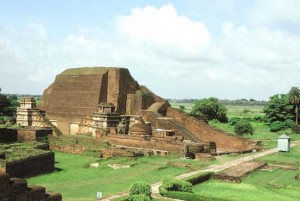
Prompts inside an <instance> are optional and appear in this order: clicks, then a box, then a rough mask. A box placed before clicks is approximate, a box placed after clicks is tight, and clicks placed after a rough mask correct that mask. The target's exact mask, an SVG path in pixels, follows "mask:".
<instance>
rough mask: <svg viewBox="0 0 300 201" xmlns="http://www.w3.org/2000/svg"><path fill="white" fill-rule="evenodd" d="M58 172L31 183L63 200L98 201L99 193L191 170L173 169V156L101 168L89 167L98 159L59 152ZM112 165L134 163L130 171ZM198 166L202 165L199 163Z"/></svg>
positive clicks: (105, 162)
mask: <svg viewBox="0 0 300 201" xmlns="http://www.w3.org/2000/svg"><path fill="white" fill-rule="evenodd" d="M55 160H56V164H55V167H56V168H57V169H58V170H57V171H56V172H54V173H53V174H47V175H41V176H38V177H33V178H29V179H28V183H29V184H36V185H42V186H44V187H46V188H47V190H48V191H54V192H60V193H61V194H62V195H63V200H70V201H71V200H72V201H73V200H74V201H79V200H80V201H81V200H82V201H87V200H95V198H96V192H98V191H100V192H102V193H103V196H108V195H112V194H115V193H119V192H123V191H127V190H129V187H130V185H131V184H132V183H134V182H135V181H145V182H149V183H152V182H157V181H159V180H160V179H161V178H162V177H163V176H164V175H179V174H181V173H184V172H188V171H190V169H189V168H184V167H181V168H180V167H173V166H170V165H168V163H169V162H171V161H174V160H175V161H178V160H179V159H175V158H173V157H172V156H171V157H164V158H162V157H142V158H138V159H136V160H130V159H126V158H120V159H115V160H112V159H110V160H102V161H100V166H99V167H97V168H89V164H90V163H92V162H95V161H97V160H99V158H95V157H87V156H81V155H74V154H67V153H61V152H56V153H55ZM108 163H119V164H120V163H121V164H128V163H131V164H134V165H133V166H132V167H131V168H128V169H115V170H114V169H112V168H110V167H108V166H107V165H108ZM194 163H201V162H197V161H195V162H194Z"/></svg>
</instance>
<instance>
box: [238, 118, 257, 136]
mask: <svg viewBox="0 0 300 201" xmlns="http://www.w3.org/2000/svg"><path fill="white" fill-rule="evenodd" d="M234 132H235V133H236V134H238V135H244V134H250V135H253V132H254V128H253V127H252V125H251V124H250V123H249V122H248V121H245V120H240V121H238V122H237V123H236V124H235V125H234Z"/></svg>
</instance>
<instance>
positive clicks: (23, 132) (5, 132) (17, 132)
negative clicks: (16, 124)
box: [0, 127, 52, 143]
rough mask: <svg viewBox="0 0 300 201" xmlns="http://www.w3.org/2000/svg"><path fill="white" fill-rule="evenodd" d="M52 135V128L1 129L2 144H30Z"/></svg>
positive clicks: (0, 140) (0, 139)
mask: <svg viewBox="0 0 300 201" xmlns="http://www.w3.org/2000/svg"><path fill="white" fill-rule="evenodd" d="M51 134H52V130H51V129H50V128H38V127H28V128H18V129H15V128H0V143H12V142H30V141H34V140H37V139H38V138H43V137H46V136H48V135H51Z"/></svg>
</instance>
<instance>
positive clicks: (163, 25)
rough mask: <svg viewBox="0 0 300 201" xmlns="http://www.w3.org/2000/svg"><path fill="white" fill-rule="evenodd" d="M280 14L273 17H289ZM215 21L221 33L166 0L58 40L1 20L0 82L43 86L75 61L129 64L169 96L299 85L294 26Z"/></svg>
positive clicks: (240, 94)
mask: <svg viewBox="0 0 300 201" xmlns="http://www.w3.org/2000/svg"><path fill="white" fill-rule="evenodd" d="M275 7H276V6H275ZM257 8H259V6H258V7H257ZM291 9H292V8H291ZM275 10H276V9H275ZM256 11H257V12H259V11H260V10H256ZM282 12H283V11H282ZM286 13H287V12H286ZM291 13H293V12H291ZM274 15H275V14H274ZM289 15H290V14H289ZM280 16H281V17H280ZM282 16H284V15H283V14H281V15H278V16H277V18H276V19H277V20H278V21H280V19H292V18H293V17H291V16H290V17H282ZM292 16H295V19H299V18H298V17H297V16H298V13H294V14H293V15H292ZM272 19H275V17H272ZM218 26H220V27H221V32H222V34H221V35H211V34H210V32H209V31H208V29H207V27H206V25H205V24H204V22H201V21H196V20H192V19H190V18H188V17H187V16H184V15H181V14H179V13H178V12H177V11H176V9H175V8H174V7H173V6H172V5H165V6H162V7H160V8H156V7H154V6H146V7H143V8H134V9H132V11H131V13H129V14H128V15H125V16H118V17H117V18H115V19H114V21H113V23H112V24H111V27H112V30H113V31H110V30H106V29H105V28H106V27H100V28H99V27H82V26H81V27H78V31H76V32H73V33H69V34H68V35H66V36H65V37H64V38H63V39H61V40H55V39H54V38H53V37H52V35H51V30H48V29H47V28H46V27H44V26H43V25H40V24H36V23H29V24H28V25H27V26H25V27H23V28H16V27H13V26H8V25H0V49H1V51H0V78H1V80H0V83H1V86H0V87H1V88H2V91H4V92H11V93H42V91H43V90H44V89H45V88H46V87H47V86H48V85H49V84H50V83H51V82H53V81H54V78H55V75H56V74H58V73H60V72H61V71H63V70H64V69H66V68H69V67H81V66H120V67H127V68H129V70H130V72H131V74H132V75H133V77H134V78H135V79H136V80H137V81H138V82H139V83H141V84H145V85H146V86H148V87H149V88H150V89H151V90H153V91H154V92H155V93H157V94H158V95H160V96H163V97H173V98H190V97H193V98H201V97H208V96H217V97H219V98H255V99H267V98H268V97H269V96H270V95H272V94H275V93H284V92H287V91H288V89H289V88H290V87H291V86H300V81H298V80H299V79H298V78H299V76H300V71H298V69H299V68H300V62H299V57H300V55H299V54H300V36H299V34H296V33H295V32H294V31H289V29H283V28H282V29H280V28H278V27H277V28H274V27H269V26H261V25H260V26H249V25H246V24H241V25H235V23H234V22H230V21H225V22H224V23H223V24H221V25H218Z"/></svg>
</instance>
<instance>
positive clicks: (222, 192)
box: [193, 146, 300, 201]
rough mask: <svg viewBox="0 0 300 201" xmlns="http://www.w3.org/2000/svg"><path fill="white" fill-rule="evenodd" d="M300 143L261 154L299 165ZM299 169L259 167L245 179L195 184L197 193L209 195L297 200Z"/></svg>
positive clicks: (253, 200)
mask: <svg viewBox="0 0 300 201" xmlns="http://www.w3.org/2000/svg"><path fill="white" fill-rule="evenodd" d="M299 158H300V147H299V146H298V147H293V148H292V149H291V151H290V152H289V153H284V152H280V153H276V154H273V155H271V156H265V157H263V158H260V159H259V160H260V161H266V162H268V163H269V164H275V165H282V164H284V165H288V166H291V167H294V168H295V167H296V168H300V161H299ZM299 173H300V172H299V169H298V170H282V169H279V168H275V169H273V170H272V171H266V170H259V171H257V172H254V173H252V174H251V175H248V176H247V177H245V178H244V179H243V180H242V183H240V184H238V183H229V182H224V181H219V180H210V181H208V182H205V183H203V184H200V185H196V186H194V187H193V191H194V192H195V193H196V195H199V196H201V195H202V196H206V197H210V198H215V199H216V200H218V198H227V199H228V198H229V200H230V201H240V200H245V201H261V200H272V201H282V200H289V201H297V200H299V199H300V182H299V180H296V179H295V176H296V175H297V174H299Z"/></svg>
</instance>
